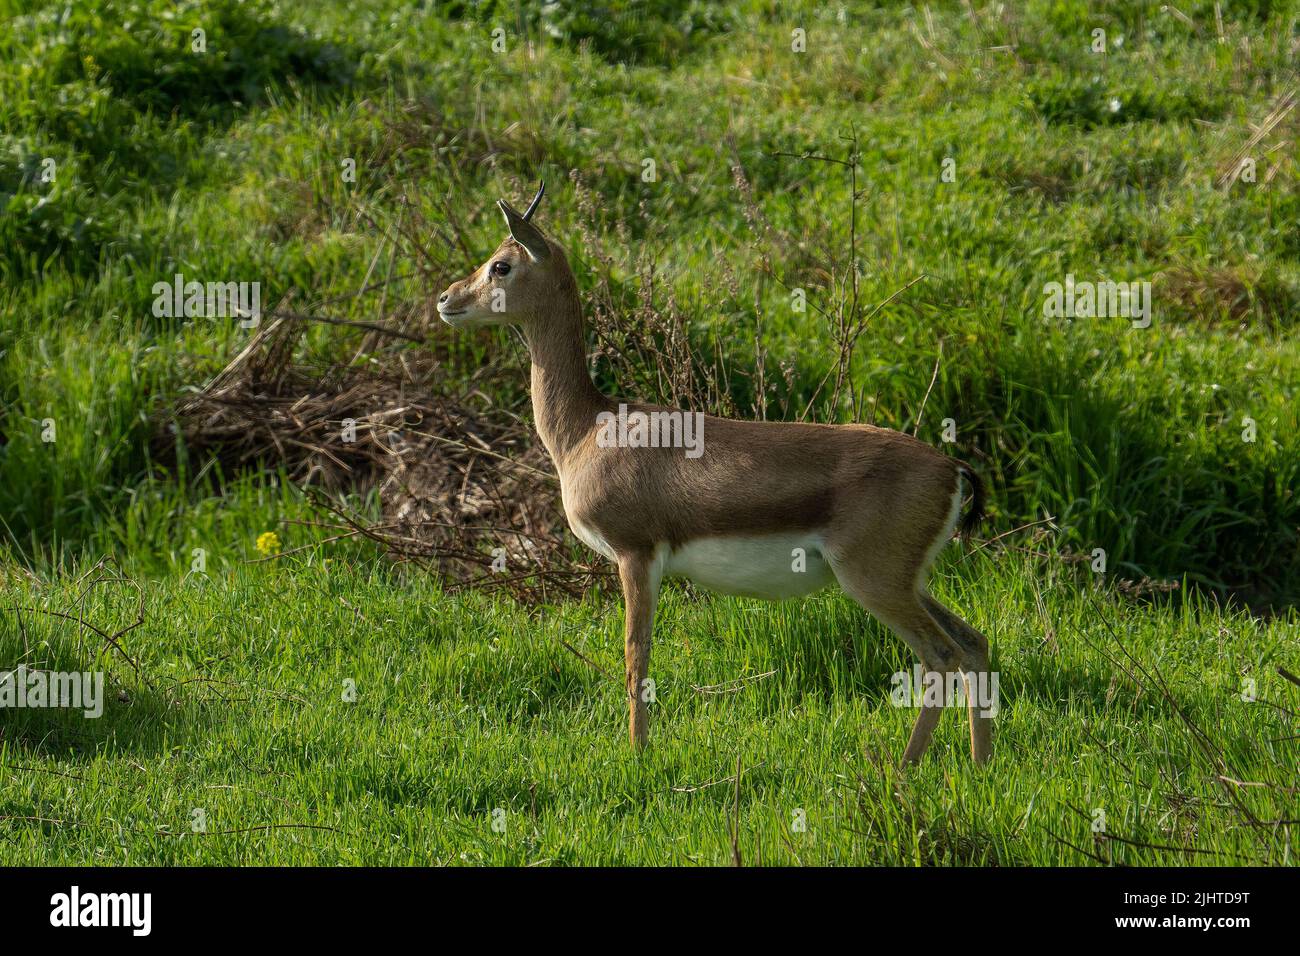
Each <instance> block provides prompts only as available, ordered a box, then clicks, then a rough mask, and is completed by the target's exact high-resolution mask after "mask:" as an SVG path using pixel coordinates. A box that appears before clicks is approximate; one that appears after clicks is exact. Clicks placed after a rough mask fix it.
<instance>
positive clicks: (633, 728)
mask: <svg viewBox="0 0 1300 956" xmlns="http://www.w3.org/2000/svg"><path fill="white" fill-rule="evenodd" d="M659 573H660V572H659V568H658V566H657V564H656V562H655V560H654V558H653V557H652V556H650V555H647V554H622V555H619V558H618V577H619V581H620V582H621V583H622V585H623V615H624V627H623V633H624V647H623V654H624V657H625V660H626V664H627V676H626V685H627V713H628V724H627V732H628V737H629V739H630V740H631V741H632V745H633V746H634V747H642V746H644V745H645V742H646V738H647V737H648V735H649V731H650V728H649V720H648V716H647V714H646V701H647V698H648V697H649V696H650V695H649V692H648V688H647V687H646V675H647V674H648V673H649V670H650V634H651V631H653V630H654V620H655V604H656V603H657V602H658V600H659Z"/></svg>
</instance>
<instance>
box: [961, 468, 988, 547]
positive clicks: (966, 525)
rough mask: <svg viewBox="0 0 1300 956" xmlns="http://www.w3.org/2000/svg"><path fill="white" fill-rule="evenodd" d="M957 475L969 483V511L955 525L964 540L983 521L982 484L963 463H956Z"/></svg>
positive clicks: (977, 476) (978, 477)
mask: <svg viewBox="0 0 1300 956" xmlns="http://www.w3.org/2000/svg"><path fill="white" fill-rule="evenodd" d="M957 473H958V474H960V475H961V476H962V477H963V478H965V479H966V480H967V481H968V482H970V495H971V500H970V510H969V511H967V512H966V516H965V517H964V518H962V519H961V523H960V524H958V525H957V530H958V531H959V532H960V533H961V536H962V537H963V538H966V537H969V536H970V534H971V533H972V532H973V531H974V530H975V529H976V528H978V527H979V524H980V522H981V521H983V520H984V482H982V481H980V476H979V475H977V474H975V472H974V470H973V469H972V468H971V466H970V465H968V464H966V463H965V462H964V461H962V462H958V463H957Z"/></svg>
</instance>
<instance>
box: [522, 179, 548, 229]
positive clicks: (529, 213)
mask: <svg viewBox="0 0 1300 956" xmlns="http://www.w3.org/2000/svg"><path fill="white" fill-rule="evenodd" d="M544 192H546V180H542V181H541V182H539V183H538V184H537V195H536V196H534V197H533V201H532V202H530V203H529V204H528V208H527V209H526V210H525V211H524V222H527V221H528V220H529V219H532V218H533V210H535V209H536V208H537V204H538V203H539V202H541V201H542V193H544Z"/></svg>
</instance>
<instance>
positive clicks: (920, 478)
mask: <svg viewBox="0 0 1300 956" xmlns="http://www.w3.org/2000/svg"><path fill="white" fill-rule="evenodd" d="M544 190H545V184H543V185H542V186H541V187H540V188H539V189H538V190H537V195H536V196H534V197H533V201H532V202H531V203H530V204H529V206H528V209H527V211H526V212H524V213H522V214H521V213H519V212H518V211H516V210H515V209H514V208H513V207H512V206H511V205H510V204H509V203H507V202H506V201H505V200H501V201H499V202H498V203H497V205H498V206H499V207H500V208H501V212H502V213H503V214H504V215H505V219H506V226H507V228H508V230H509V235H508V236H507V237H506V238H505V239H504V240H503V241H502V242H501V245H500V246H498V247H497V250H496V252H494V253H493V254H492V256H491V257H490V258H489V259H488V260H487V261H486V262H485V263H483V265H482V266H480V267H479V268H478V269H477V270H475V271H474V272H473V273H471V274H470V275H468V276H466V277H465V278H464V279H461V280H460V281H459V282H455V283H453V284H452V285H451V286H450V287H448V289H447V291H445V292H443V293H442V295H440V296H439V297H438V313H439V315H440V316H441V317H442V320H443V321H444V322H446V323H447V324H448V325H451V326H454V327H457V328H463V327H465V326H473V325H497V324H511V325H515V326H518V327H519V328H520V329H521V330H522V331H523V334H524V337H525V339H526V341H527V343H528V350H529V353H530V356H531V359H532V383H531V384H532V402H533V415H534V419H535V422H536V426H537V432H538V434H539V435H540V436H541V439H542V441H543V442H544V443H545V445H546V449H547V451H549V452H550V454H551V458H552V459H553V460H554V461H555V467H556V469H557V470H558V472H559V477H560V493H561V498H562V501H563V504H564V513H565V516H566V517H567V518H568V521H569V526H570V527H571V528H572V529H573V532H574V533H575V534H576V535H577V536H578V537H579V538H580V539H581V540H582V541H583V542H584V543H586V544H587V545H589V546H590V547H591V548H593V549H595V550H596V551H598V552H600V553H601V554H602V555H604V556H605V557H606V558H608V559H609V560H610V561H613V562H614V563H615V564H616V565H617V566H618V574H619V580H620V582H621V584H622V589H623V600H624V614H625V638H626V644H625V655H626V687H627V699H628V732H629V735H630V737H631V740H632V743H633V745H634V746H637V747H640V746H642V745H644V744H645V742H646V738H647V731H648V721H647V717H648V715H647V712H646V704H645V701H644V700H643V699H642V693H641V691H642V688H643V682H644V681H645V680H646V677H647V673H648V671H649V665H650V635H651V631H652V629H653V626H654V617H655V605H656V603H657V601H658V596H659V584H660V581H661V580H662V579H663V578H665V577H672V576H678V577H686V578H689V579H691V580H692V581H695V582H697V583H698V584H700V585H702V586H704V587H706V588H709V589H711V590H716V591H721V592H724V593H731V594H743V595H749V596H754V597H765V598H791V597H797V596H800V595H804V594H809V593H812V592H813V591H816V590H819V589H820V588H822V587H825V586H826V585H828V584H830V583H831V582H832V581H835V582H838V583H839V586H840V587H841V588H843V589H844V590H845V591H846V592H847V593H848V594H849V596H850V597H852V598H853V599H854V600H855V601H857V603H858V604H860V605H862V607H863V608H865V609H866V610H867V611H869V612H871V613H872V614H874V615H875V616H876V617H877V618H879V619H880V620H881V621H883V622H884V623H885V624H886V625H888V626H889V627H890V628H891V629H892V630H893V631H894V632H895V633H896V634H898V636H899V637H901V638H902V639H903V641H905V642H906V643H907V645H908V646H909V647H911V648H912V650H913V651H915V652H916V654H917V656H918V657H919V658H920V660H921V664H922V666H923V667H924V668H925V669H926V670H927V671H928V672H935V673H938V674H942V675H944V677H945V679H946V678H947V677H948V676H949V675H956V674H960V675H961V677H962V679H963V680H964V681H965V682H966V690H967V693H966V698H967V700H968V704H969V714H970V740H971V755H972V757H973V758H974V759H975V760H976V761H978V762H983V761H986V760H988V758H989V756H990V754H991V751H992V727H991V719H992V714H991V712H990V711H987V710H980V709H979V704H978V703H977V698H978V695H977V693H976V682H977V681H979V682H980V686H983V683H982V681H983V679H984V678H987V676H988V675H987V672H988V668H989V647H988V640H987V639H986V638H985V637H984V635H983V634H981V633H980V632H979V631H977V630H975V628H973V627H971V626H970V625H969V624H967V623H966V622H965V621H963V620H962V619H961V618H960V617H958V616H957V615H956V614H954V613H953V612H952V611H950V610H948V609H947V608H946V607H944V606H943V605H942V604H940V603H939V602H938V601H936V600H935V599H934V598H932V597H931V596H930V595H929V594H928V593H927V592H926V590H925V582H926V576H927V572H928V571H929V568H930V565H931V563H932V562H933V561H934V558H935V557H936V555H937V554H938V553H939V551H940V549H942V548H943V546H944V545H945V544H946V543H947V542H948V540H949V539H950V538H951V537H952V534H953V530H954V528H955V527H956V526H957V524H958V516H959V513H960V510H961V505H962V479H963V478H964V479H965V480H966V481H968V482H969V483H970V485H971V490H972V503H971V508H970V511H969V512H968V513H967V514H966V516H965V518H963V519H962V520H961V531H962V532H963V533H967V532H969V531H971V530H972V529H973V528H974V527H975V526H976V525H977V524H978V522H979V520H980V518H981V516H982V513H983V489H982V487H981V484H980V481H979V479H978V478H977V477H976V475H975V473H974V472H973V471H971V469H970V467H969V466H968V465H966V464H964V463H962V462H960V461H956V460H954V459H952V458H949V457H947V456H946V455H943V454H940V453H939V452H938V451H936V450H935V449H933V448H931V447H930V446H928V445H926V444H924V443H923V442H920V441H917V440H916V439H914V438H911V437H909V436H907V435H903V434H901V433H900V432H896V431H892V430H890V429H887V428H875V427H872V426H870V425H812V424H803V423H786V422H747V421H733V420H729V419H723V418H713V417H707V416H703V417H702V423H703V433H702V443H701V449H700V450H699V451H697V453H696V456H695V457H690V456H688V455H687V454H684V453H683V451H682V449H680V448H671V447H628V443H622V444H620V443H618V442H610V441H609V440H608V433H609V425H610V422H611V417H612V416H615V415H617V414H618V411H619V403H616V402H615V401H614V400H613V399H610V398H607V397H606V396H605V395H603V394H601V393H600V392H599V391H598V390H597V389H596V386H595V385H594V384H593V383H592V380H591V375H590V372H589V370H588V366H587V352H586V348H585V345H584V341H583V326H582V309H581V306H580V303H579V299H578V287H577V283H576V281H575V280H574V277H573V272H572V271H571V270H570V269H569V264H568V261H567V260H566V258H565V255H564V251H563V249H561V248H560V246H559V245H558V244H556V243H555V242H554V241H552V240H550V239H548V238H546V236H544V235H542V233H541V231H540V230H539V229H538V228H537V226H536V225H534V224H533V223H532V221H531V220H532V216H533V213H534V212H535V211H536V209H537V205H538V203H539V202H540V201H541V198H542V193H543V192H544ZM623 404H624V405H625V407H626V409H631V411H632V412H641V413H645V414H647V415H649V414H651V413H660V414H662V413H669V414H673V415H683V414H690V413H683V412H678V411H674V410H670V409H665V408H660V407H657V406H651V405H642V404H635V403H623ZM625 413H626V412H625ZM629 417H630V415H629ZM637 444H638V445H641V444H647V443H644V442H638V443H637ZM656 444H660V443H656ZM800 557H802V559H803V560H802V561H800V560H799V558H800ZM796 568H798V570H796ZM941 706H942V704H941V703H940V702H929V701H927V702H923V704H922V706H921V709H920V713H919V714H918V716H917V719H916V724H915V726H914V727H913V729H912V735H911V737H910V738H909V740H908V742H907V748H906V749H905V751H904V753H903V761H904V762H905V763H911V762H915V761H917V760H919V759H920V757H921V755H922V753H924V752H925V749H926V747H927V746H928V745H929V742H930V737H931V735H932V734H933V732H934V727H935V724H936V723H937V722H938V719H939V714H940V708H941Z"/></svg>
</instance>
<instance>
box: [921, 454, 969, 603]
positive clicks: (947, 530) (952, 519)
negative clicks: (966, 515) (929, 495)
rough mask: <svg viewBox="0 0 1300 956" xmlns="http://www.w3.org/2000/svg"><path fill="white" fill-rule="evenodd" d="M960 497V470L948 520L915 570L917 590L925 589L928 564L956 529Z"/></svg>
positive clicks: (932, 561) (949, 539)
mask: <svg viewBox="0 0 1300 956" xmlns="http://www.w3.org/2000/svg"><path fill="white" fill-rule="evenodd" d="M961 497H962V496H961V472H957V487H956V488H954V489H953V492H952V504H951V505H950V506H949V508H948V520H947V521H945V522H944V525H943V530H942V531H940V532H939V537H937V538H935V540H934V544H932V545H930V551H929V553H928V554H926V556H925V563H924V564H922V565H921V569H920V570H919V571H917V572H916V590H917V591H923V590H925V577H926V575H927V574H928V573H929V571H930V566H931V565H932V564H934V559H935V558H937V557H938V556H939V552H940V551H942V550H943V549H944V547H945V546H946V545H947V544H948V542H949V541H951V540H952V533H953V531H955V530H956V529H957V519H958V518H959V517H960V516H961Z"/></svg>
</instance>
